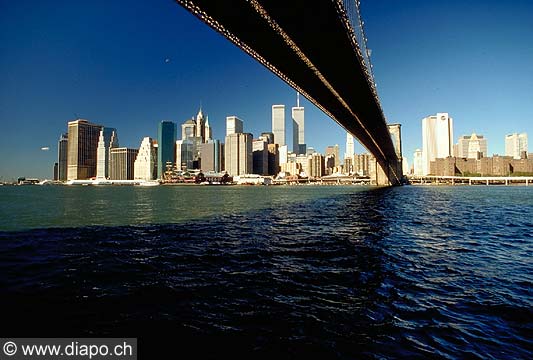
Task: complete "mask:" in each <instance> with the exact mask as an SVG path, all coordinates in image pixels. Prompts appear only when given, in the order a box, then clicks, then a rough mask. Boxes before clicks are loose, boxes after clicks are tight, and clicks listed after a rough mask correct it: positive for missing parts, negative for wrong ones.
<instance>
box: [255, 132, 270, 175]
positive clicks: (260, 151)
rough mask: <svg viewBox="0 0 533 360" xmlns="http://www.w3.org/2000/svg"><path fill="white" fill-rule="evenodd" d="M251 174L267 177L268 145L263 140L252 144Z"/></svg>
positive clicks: (256, 140) (257, 140)
mask: <svg viewBox="0 0 533 360" xmlns="http://www.w3.org/2000/svg"><path fill="white" fill-rule="evenodd" d="M252 154H253V160H252V161H253V173H254V174H258V175H268V143H267V142H266V141H265V140H263V139H254V140H253V142H252Z"/></svg>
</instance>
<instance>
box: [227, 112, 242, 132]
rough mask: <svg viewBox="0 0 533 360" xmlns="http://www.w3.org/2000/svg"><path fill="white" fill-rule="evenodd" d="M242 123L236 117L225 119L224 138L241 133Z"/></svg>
mask: <svg viewBox="0 0 533 360" xmlns="http://www.w3.org/2000/svg"><path fill="white" fill-rule="evenodd" d="M242 124H243V122H242V120H241V119H239V118H238V117H236V116H228V117H226V136H228V135H231V134H238V133H242V132H243V125H242Z"/></svg>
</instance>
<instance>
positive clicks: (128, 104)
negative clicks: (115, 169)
mask: <svg viewBox="0 0 533 360" xmlns="http://www.w3.org/2000/svg"><path fill="white" fill-rule="evenodd" d="M361 7H362V15H363V18H364V20H365V30H366V34H367V37H368V44H369V47H370V48H371V49H372V54H373V55H372V61H373V64H374V74H375V78H376V81H377V89H378V94H379V96H380V99H381V103H382V106H383V110H384V113H385V116H386V118H387V121H388V122H389V123H401V124H402V135H403V139H402V142H403V144H402V147H403V150H404V151H403V154H404V157H406V158H407V159H408V161H409V163H410V164H411V163H412V154H413V152H414V150H415V149H416V148H420V147H421V145H422V139H421V119H422V118H424V117H426V116H428V115H431V114H434V113H437V112H448V113H449V114H450V116H452V117H453V118H454V139H453V142H454V143H455V142H457V139H458V137H459V136H462V135H468V134H471V133H472V132H476V133H481V134H483V135H485V136H486V138H487V139H488V144H489V149H488V155H489V156H490V155H492V154H493V153H498V154H501V155H503V154H504V150H505V143H504V137H505V135H506V134H510V133H514V132H518V133H522V132H526V133H529V134H531V133H533V129H532V125H531V124H532V123H533V121H532V120H533V107H532V105H531V103H530V98H531V94H532V93H533V70H532V69H531V67H530V66H529V64H531V61H532V60H533V46H532V45H529V43H528V42H527V41H525V40H523V39H528V38H531V37H532V36H533V25H532V24H531V21H530V19H531V16H532V15H533V4H531V3H529V2H527V1H515V2H513V3H511V4H509V3H507V4H505V3H499V2H496V1H484V2H481V1H474V2H470V3H469V4H467V5H465V4H462V3H461V2H459V1H451V2H448V3H446V4H441V5H439V4H433V3H430V4H425V3H424V2H422V1H408V2H402V3H401V4H399V3H397V2H394V1H379V2H370V1H362V3H361ZM0 8H1V10H2V11H1V12H0V13H1V14H0V20H1V21H0V38H1V40H2V43H3V50H2V54H3V56H2V57H1V58H0V76H1V78H2V79H3V82H2V85H0V105H1V106H0V119H1V120H2V124H3V125H4V131H3V134H2V141H1V142H0V143H1V145H0V151H1V152H2V153H3V154H9V155H10V156H9V157H6V156H3V157H2V159H0V176H2V177H4V178H8V177H15V176H19V175H20V176H24V175H27V176H39V177H50V173H51V170H50V169H51V165H52V164H53V162H54V161H55V159H56V157H57V140H58V139H59V136H60V134H61V133H62V132H64V131H66V128H65V124H66V122H67V121H68V120H72V119H74V118H75V117H77V116H79V117H81V118H86V119H88V120H89V121H92V122H95V123H101V124H105V125H106V126H110V127H113V128H117V129H118V131H119V134H120V139H121V145H124V146H127V147H134V148H137V147H138V146H139V144H140V141H141V140H142V138H143V137H144V136H151V137H154V138H155V137H156V136H157V124H158V123H159V122H160V121H161V120H170V121H173V122H176V123H182V122H183V121H185V120H186V119H188V118H191V117H192V116H193V115H194V114H196V112H197V110H198V108H199V107H200V106H201V107H202V108H203V109H204V111H205V113H206V114H207V115H209V118H210V123H211V125H212V127H213V137H214V138H218V139H223V135H224V133H225V131H224V127H225V118H226V116H229V115H236V116H238V117H239V118H241V119H243V120H244V121H245V129H244V131H246V132H251V133H253V134H254V136H258V135H259V134H260V133H261V132H264V131H270V130H271V128H270V127H271V106H272V105H273V104H284V105H285V118H286V125H287V128H286V133H287V134H291V131H292V127H291V124H290V122H289V121H287V120H288V119H290V109H291V107H293V106H295V105H296V92H295V91H294V90H293V89H291V88H290V87H289V86H287V85H286V84H285V83H283V82H282V81H281V80H279V79H278V78H277V77H275V76H274V75H273V74H271V73H270V72H269V71H267V70H266V69H264V68H263V67H262V66H261V65H259V64H257V63H255V61H253V60H252V59H251V58H249V57H248V56H247V55H245V54H244V53H242V52H241V51H240V50H238V49H237V48H236V47H235V46H233V45H232V44H230V43H229V42H228V41H227V40H225V39H224V38H222V36H220V35H218V34H217V33H215V32H214V31H212V30H211V29H209V28H208V27H207V26H205V25H204V24H202V23H201V22H200V21H198V20H197V19H196V18H194V17H193V16H192V15H190V14H189V13H187V12H186V11H185V10H184V9H182V8H181V7H180V6H178V5H176V4H175V3H174V2H172V1H162V2H154V3H146V2H141V1H133V2H131V3H129V6H128V7H124V6H121V5H120V4H119V3H114V4H113V3H111V4H107V3H105V2H99V1H96V2H91V3H90V4H89V3H83V2H64V3H61V5H60V6H57V7H54V8H51V7H49V6H47V5H46V4H43V3H39V2H35V1H27V2H17V3H7V2H3V3H2V4H1V5H0ZM104 10H105V11H104ZM439 20H440V21H439ZM29 24H31V26H29ZM88 24H98V26H97V27H96V28H94V27H92V26H88ZM433 24H434V25H433ZM300 101H301V105H302V106H304V107H305V109H306V110H305V112H306V114H305V122H306V124H305V128H306V134H305V136H306V143H307V144H308V146H312V147H314V148H315V149H317V150H318V151H320V152H323V151H324V150H325V148H326V146H328V145H334V144H339V145H340V153H341V154H343V153H344V152H345V149H344V144H345V136H346V135H345V131H344V130H343V129H342V128H341V127H340V126H338V125H337V124H336V123H335V122H334V121H332V120H331V119H329V118H328V117H327V116H326V115H324V114H323V113H322V112H321V111H320V110H318V109H317V108H315V107H314V106H313V105H312V104H310V103H309V102H308V101H307V100H305V99H304V98H303V97H302V98H301V100H300ZM75 114H76V115H75ZM22 135H23V136H22ZM287 142H288V143H289V145H290V144H291V143H292V140H291V138H290V136H288V137H287ZM46 146H49V147H50V151H41V150H40V149H41V147H46ZM355 151H356V152H358V153H360V152H363V151H364V150H363V148H362V147H361V146H360V145H358V144H356V146H355Z"/></svg>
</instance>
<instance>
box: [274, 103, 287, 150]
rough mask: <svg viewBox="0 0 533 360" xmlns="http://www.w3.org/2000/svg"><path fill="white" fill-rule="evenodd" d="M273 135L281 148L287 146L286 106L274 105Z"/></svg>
mask: <svg viewBox="0 0 533 360" xmlns="http://www.w3.org/2000/svg"><path fill="white" fill-rule="evenodd" d="M272 133H273V134H274V143H275V144H279V146H280V147H281V146H284V145H286V144H285V105H272Z"/></svg>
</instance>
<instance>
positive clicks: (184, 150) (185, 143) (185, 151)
mask: <svg viewBox="0 0 533 360" xmlns="http://www.w3.org/2000/svg"><path fill="white" fill-rule="evenodd" d="M201 145H203V144H200V147H201ZM195 148H196V146H195V142H194V141H193V140H190V139H185V140H177V141H176V169H178V170H187V169H193V168H194V156H195ZM198 150H199V151H201V148H198Z"/></svg>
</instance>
